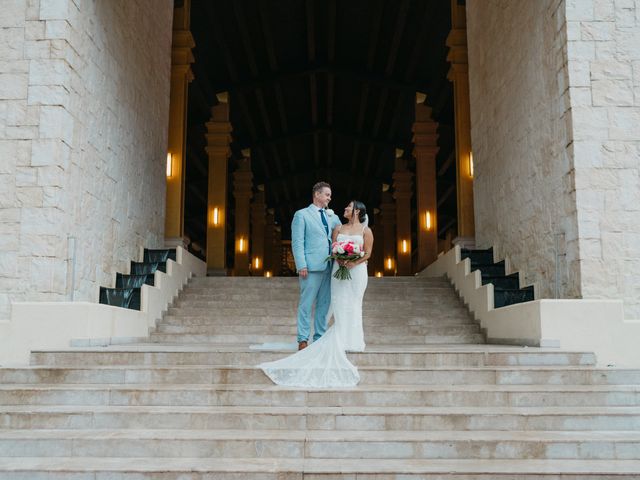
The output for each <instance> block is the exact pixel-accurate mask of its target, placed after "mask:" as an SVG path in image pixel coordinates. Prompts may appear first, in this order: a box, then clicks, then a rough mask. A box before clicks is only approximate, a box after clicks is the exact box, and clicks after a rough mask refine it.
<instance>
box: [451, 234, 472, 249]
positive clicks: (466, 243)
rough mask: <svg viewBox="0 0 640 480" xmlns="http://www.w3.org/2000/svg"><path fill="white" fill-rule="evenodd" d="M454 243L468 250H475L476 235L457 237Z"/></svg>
mask: <svg viewBox="0 0 640 480" xmlns="http://www.w3.org/2000/svg"><path fill="white" fill-rule="evenodd" d="M452 243H453V244H454V245H460V248H466V249H468V250H474V249H475V248H476V239H475V237H456V238H454V239H453V241H452Z"/></svg>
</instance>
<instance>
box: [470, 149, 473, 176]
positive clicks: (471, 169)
mask: <svg viewBox="0 0 640 480" xmlns="http://www.w3.org/2000/svg"><path fill="white" fill-rule="evenodd" d="M469 176H470V177H471V178H473V152H469Z"/></svg>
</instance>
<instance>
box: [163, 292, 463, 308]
mask: <svg viewBox="0 0 640 480" xmlns="http://www.w3.org/2000/svg"><path fill="white" fill-rule="evenodd" d="M173 307H174V308H180V307H191V308H224V309H233V310H239V309H244V308H251V309H253V308H268V309H281V310H282V309H286V310H295V309H297V307H298V298H297V297H296V298H291V299H283V298H280V299H278V300H271V299H265V298H257V299H251V298H249V299H247V298H244V299H238V300H232V299H229V298H223V299H220V300H215V299H213V298H211V296H207V295H198V296H197V298H194V297H186V298H185V297H180V298H179V299H178V300H177V301H176V302H174V304H173ZM449 308H464V307H463V305H462V304H461V303H460V301H459V300H458V299H456V298H452V299H443V298H431V299H424V300H420V301H410V300H393V299H389V300H387V299H381V298H379V297H378V298H377V299H376V300H375V301H367V300H366V299H365V301H364V304H363V312H373V311H377V310H379V309H386V310H388V311H390V312H393V311H394V310H395V309H399V310H411V309H413V310H430V311H447V310H448V309H449Z"/></svg>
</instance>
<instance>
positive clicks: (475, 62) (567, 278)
mask: <svg viewBox="0 0 640 480" xmlns="http://www.w3.org/2000/svg"><path fill="white" fill-rule="evenodd" d="M578 1H580V0H578ZM564 13H565V4H564V1H562V0H535V1H530V0H468V1H467V28H468V48H469V79H470V85H469V87H470V96H471V134H472V148H473V155H474V167H475V172H474V173H475V178H474V201H475V225H476V242H477V244H478V246H479V247H483V248H485V247H490V246H492V245H494V246H495V247H496V250H497V254H498V256H499V257H500V258H505V257H507V258H508V260H509V263H510V264H511V267H512V270H513V271H516V270H517V271H520V272H522V274H524V277H525V278H524V280H525V283H526V284H535V285H536V293H537V295H538V296H539V297H543V298H545V297H546V298H553V297H554V296H556V295H558V296H559V297H560V298H575V297H579V296H580V294H581V279H580V277H581V274H580V257H579V249H578V238H579V237H578V224H577V219H576V200H575V195H574V185H573V169H574V165H573V157H572V155H571V152H570V148H569V147H567V145H569V144H570V142H571V112H570V102H569V96H568V94H569V92H568V89H567V86H568V84H567V82H568V75H567V74H568V66H567V58H566V54H565V52H566V48H565V46H566V31H565V15H564ZM556 278H557V279H558V282H556Z"/></svg>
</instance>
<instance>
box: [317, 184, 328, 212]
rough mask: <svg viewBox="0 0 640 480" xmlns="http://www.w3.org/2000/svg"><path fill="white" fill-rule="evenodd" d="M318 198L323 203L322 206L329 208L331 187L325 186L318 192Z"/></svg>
mask: <svg viewBox="0 0 640 480" xmlns="http://www.w3.org/2000/svg"><path fill="white" fill-rule="evenodd" d="M316 200H317V201H318V203H319V204H320V205H322V208H327V207H328V206H329V202H330V201H331V189H330V188H327V187H324V188H323V189H322V190H320V191H319V192H316Z"/></svg>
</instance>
